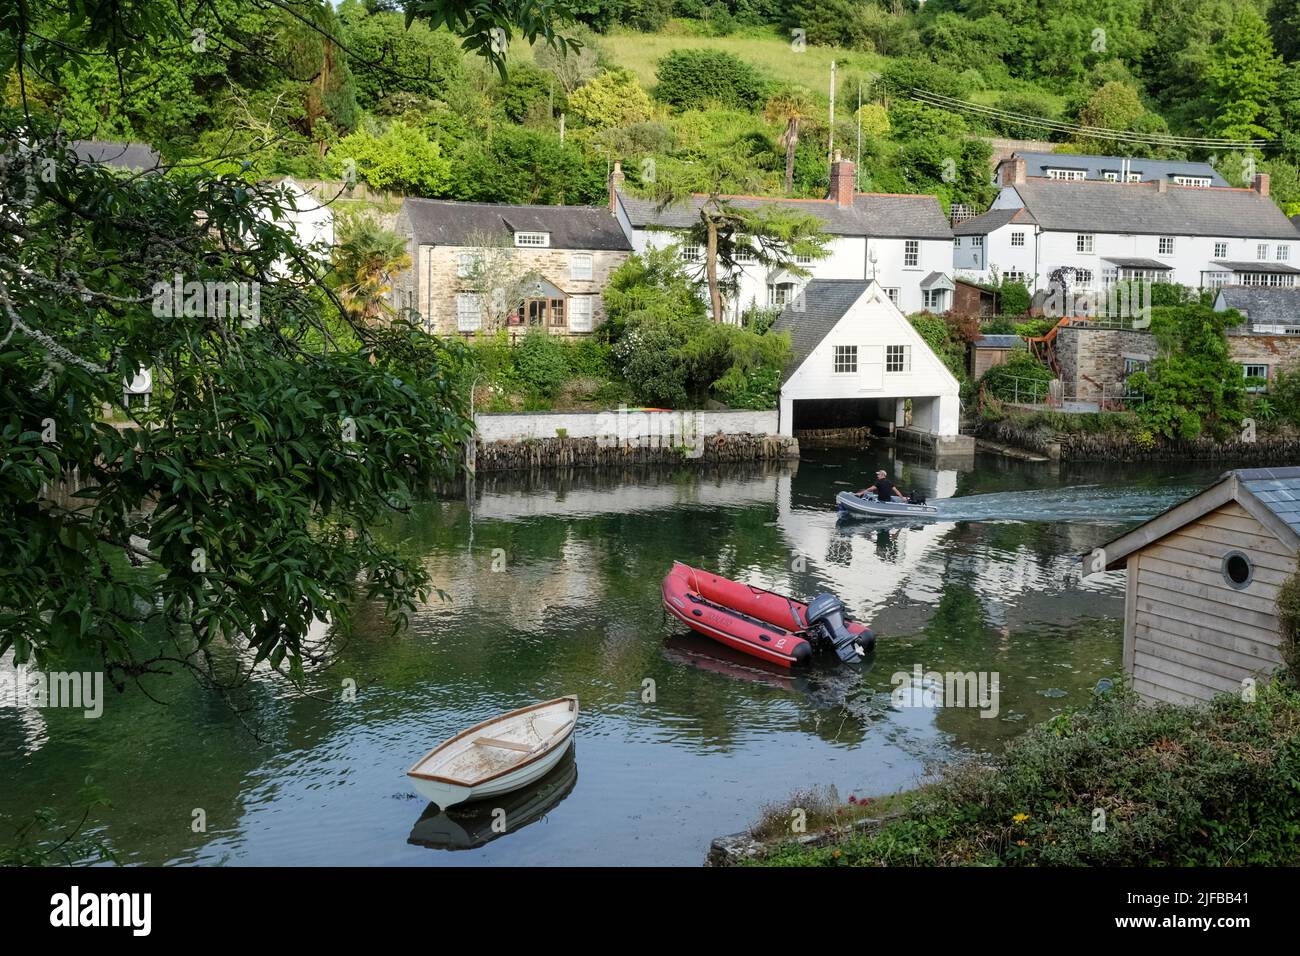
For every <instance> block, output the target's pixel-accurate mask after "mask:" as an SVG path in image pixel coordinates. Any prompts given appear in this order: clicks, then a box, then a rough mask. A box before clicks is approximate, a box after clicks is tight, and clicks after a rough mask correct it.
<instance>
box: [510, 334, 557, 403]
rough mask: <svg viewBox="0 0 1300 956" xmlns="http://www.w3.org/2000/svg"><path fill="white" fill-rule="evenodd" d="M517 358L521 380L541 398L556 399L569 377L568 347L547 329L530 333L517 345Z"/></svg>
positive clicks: (517, 369) (515, 356)
mask: <svg viewBox="0 0 1300 956" xmlns="http://www.w3.org/2000/svg"><path fill="white" fill-rule="evenodd" d="M514 360H515V369H516V371H517V372H518V375H519V380H520V382H521V383H522V384H523V386H524V387H525V388H526V389H528V390H529V391H530V392H532V393H533V394H534V395H536V396H538V397H542V398H553V397H554V396H555V393H556V392H558V391H559V390H560V386H561V385H563V384H564V382H565V380H566V379H568V378H569V374H570V372H569V356H568V349H567V348H566V347H565V343H564V342H563V341H561V340H560V339H558V338H556V337H555V336H553V335H550V334H549V333H547V332H543V331H539V330H536V329H534V330H532V331H530V332H528V334H526V335H525V336H524V337H523V338H522V339H521V340H520V341H519V344H518V345H516V346H515V351H514Z"/></svg>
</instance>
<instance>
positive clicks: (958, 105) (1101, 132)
mask: <svg viewBox="0 0 1300 956" xmlns="http://www.w3.org/2000/svg"><path fill="white" fill-rule="evenodd" d="M909 96H910V98H911V99H914V100H916V101H918V102H921V103H925V104H926V105H929V106H937V107H940V108H942V109H947V110H962V111H965V112H970V113H976V114H979V115H981V116H986V117H990V118H993V119H1001V120H1009V121H1012V122H1016V123H1022V124H1024V125H1026V126H1037V127H1040V128H1042V129H1049V130H1054V131H1056V132H1062V133H1070V134H1073V135H1079V136H1086V137H1088V138H1090V139H1107V140H1113V141H1116V142H1124V143H1141V144H1144V145H1148V146H1187V147H1193V148H1197V149H1239V150H1246V149H1264V148H1266V147H1269V146H1274V145H1276V143H1275V142H1274V141H1273V140H1268V139H1249V140H1236V139H1222V138H1216V137H1209V136H1173V135H1171V134H1165V133H1135V132H1131V131H1129V130H1115V129H1106V128H1104V127H1100V126H1080V125H1078V124H1077V123H1066V122H1062V121H1061V120H1053V119H1047V118H1046V117H1042V116H1028V115H1026V114H1024V113H1015V112H1011V111H1009V110H1001V109H997V108H995V107H992V106H981V105H980V104H978V103H970V102H968V101H966V100H960V99H956V98H954V97H951V96H944V95H943V94H941V93H932V92H930V91H929V90H922V89H918V88H916V87H912V88H911V90H910V91H909Z"/></svg>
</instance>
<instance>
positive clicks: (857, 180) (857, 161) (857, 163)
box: [853, 80, 862, 193]
mask: <svg viewBox="0 0 1300 956" xmlns="http://www.w3.org/2000/svg"><path fill="white" fill-rule="evenodd" d="M856 115H857V117H858V153H857V156H855V157H854V162H853V191H854V192H855V193H856V192H859V191H861V189H862V81H861V80H858V112H857V114H856Z"/></svg>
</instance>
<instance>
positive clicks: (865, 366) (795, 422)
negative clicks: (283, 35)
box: [772, 279, 961, 440]
mask: <svg viewBox="0 0 1300 956" xmlns="http://www.w3.org/2000/svg"><path fill="white" fill-rule="evenodd" d="M772 328H773V330H774V331H778V332H788V333H789V334H790V342H791V346H792V350H793V354H792V357H791V360H790V363H789V364H788V366H787V371H786V376H785V379H784V381H783V382H782V385H781V403H780V419H779V424H778V427H779V430H780V433H781V434H783V435H791V434H793V433H794V431H795V429H796V428H800V427H803V424H804V422H806V421H807V420H808V419H809V418H810V417H812V416H820V417H823V418H824V417H825V413H826V412H827V411H832V412H834V411H836V410H838V409H846V410H848V412H849V415H850V416H851V417H853V418H856V419H857V420H858V421H860V422H866V423H874V422H878V421H884V422H889V423H892V424H893V425H894V426H895V427H903V426H904V425H905V424H906V420H905V403H906V402H907V401H908V400H909V399H910V400H911V402H912V410H911V427H912V428H914V429H916V430H917V431H919V432H922V433H924V434H926V435H930V436H934V437H935V438H938V439H953V440H955V439H956V436H957V435H958V427H959V423H960V422H959V420H960V414H961V406H960V397H959V393H960V385H959V384H958V382H957V379H956V378H955V377H954V376H953V374H952V373H951V372H949V371H948V369H947V367H946V366H945V365H944V364H943V361H942V360H941V359H940V358H939V357H938V356H937V355H935V353H934V352H933V351H932V350H931V349H930V347H929V346H928V345H926V344H925V340H924V339H922V338H921V336H920V335H919V334H918V333H917V331H916V329H914V328H913V327H912V324H911V322H909V321H908V320H907V317H906V316H905V315H904V314H903V313H902V312H901V311H900V310H899V308H898V306H896V305H894V303H893V300H892V299H891V298H890V296H889V295H888V294H887V293H886V291H885V287H884V286H883V285H881V283H879V282H877V281H872V280H866V281H864V280H861V279H838V280H835V279H814V280H813V281H812V282H810V283H808V285H807V287H806V288H805V289H804V290H803V293H802V295H800V296H799V297H797V298H796V299H795V300H794V301H792V302H790V303H788V304H787V305H786V306H785V308H784V309H783V310H782V312H781V314H780V316H778V318H777V320H776V322H775V324H774V325H773V326H772Z"/></svg>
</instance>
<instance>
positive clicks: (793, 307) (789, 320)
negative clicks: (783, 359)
mask: <svg viewBox="0 0 1300 956" xmlns="http://www.w3.org/2000/svg"><path fill="white" fill-rule="evenodd" d="M870 284H871V280H870V279H813V280H812V281H811V282H809V283H808V284H807V285H806V286H804V289H803V292H802V293H801V294H800V295H798V296H796V297H795V298H794V299H793V300H791V301H790V302H788V303H787V304H786V306H785V308H784V309H782V310H781V314H780V315H778V316H777V317H776V321H775V322H773V323H772V328H773V330H774V331H777V332H789V333H790V346H791V354H790V361H789V364H787V365H786V370H785V375H784V376H782V381H785V380H786V379H788V378H789V377H790V376H791V375H793V374H794V373H795V372H796V371H797V370H798V368H799V366H800V365H802V364H803V363H804V362H805V361H806V360H807V358H808V356H809V355H811V354H812V353H813V349H815V348H817V346H818V345H820V344H821V341H822V339H824V338H826V336H827V335H828V334H830V331H831V329H833V328H835V323H836V322H838V321H839V320H840V319H842V318H844V313H846V312H848V311H849V308H850V306H852V305H853V303H854V302H857V301H858V299H860V298H862V293H864V292H866V291H867V286H869V285H870Z"/></svg>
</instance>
